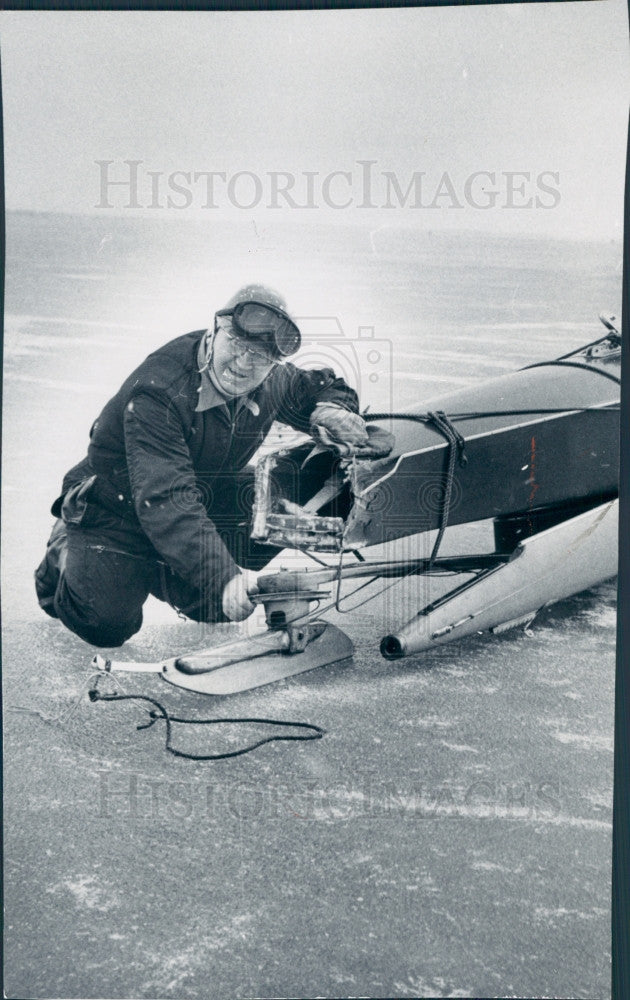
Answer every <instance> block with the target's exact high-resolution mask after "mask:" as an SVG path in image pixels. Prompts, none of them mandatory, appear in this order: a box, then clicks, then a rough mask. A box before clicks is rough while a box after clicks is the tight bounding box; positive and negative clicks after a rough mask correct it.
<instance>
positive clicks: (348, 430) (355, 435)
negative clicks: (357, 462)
mask: <svg viewBox="0 0 630 1000" xmlns="http://www.w3.org/2000/svg"><path fill="white" fill-rule="evenodd" d="M310 423H311V433H312V435H313V437H314V438H315V440H316V441H321V443H322V444H324V445H325V446H326V447H327V448H334V449H335V451H337V452H339V454H340V455H354V454H355V453H356V452H360V451H361V448H363V447H365V446H366V445H367V443H368V440H369V435H368V432H367V427H366V425H365V421H364V420H363V418H362V417H360V416H359V414H358V413H353V412H352V411H351V410H346V409H344V407H343V406H339V405H338V404H337V403H318V404H317V406H316V407H315V409H314V410H313V412H312V413H311V420H310Z"/></svg>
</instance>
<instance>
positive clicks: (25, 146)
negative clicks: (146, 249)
mask: <svg viewBox="0 0 630 1000" xmlns="http://www.w3.org/2000/svg"><path fill="white" fill-rule="evenodd" d="M0 24H1V28H2V82H3V96H4V137H5V159H6V196H7V207H8V208H9V209H13V208H21V209H36V210H59V211H73V212H93V213H96V214H99V213H101V214H102V213H105V212H108V211H109V212H121V213H124V212H125V211H129V210H128V209H126V208H125V205H126V204H127V200H128V197H129V191H130V185H131V183H132V180H131V177H130V174H129V169H130V168H129V167H128V165H126V164H125V163H124V161H125V160H133V161H141V162H140V164H139V165H138V167H137V171H138V172H137V175H136V180H135V181H133V183H134V184H135V191H136V196H137V201H138V204H139V205H140V206H141V207H140V208H139V209H138V211H140V212H142V213H145V214H150V212H151V209H149V208H148V206H149V204H151V202H153V204H154V206H158V207H159V209H160V210H161V215H162V216H169V217H177V218H182V217H184V216H186V215H189V216H192V215H193V214H196V215H200V216H204V215H205V217H211V216H212V217H213V218H218V217H219V216H220V217H229V216H230V213H232V214H234V213H236V214H238V213H240V214H241V215H242V214H243V212H246V213H247V212H249V214H250V215H252V216H256V217H257V218H263V219H264V218H265V215H266V214H267V213H271V215H272V216H273V218H274V219H278V217H279V216H280V214H281V215H282V218H283V220H284V221H287V222H289V221H290V222H304V221H308V220H311V221H324V220H328V219H331V220H333V221H343V222H362V223H364V222H365V220H366V219H369V221H370V224H371V222H372V220H374V221H375V222H376V223H378V222H379V221H382V219H383V218H384V217H387V218H388V219H389V221H390V222H393V221H395V222H399V223H404V224H413V225H430V226H431V228H441V227H446V226H448V227H467V228H489V229H494V230H497V231H499V232H501V231H509V230H510V229H515V230H516V229H518V230H520V231H525V232H528V231H529V232H532V233H536V232H549V233H552V234H555V235H559V236H584V237H589V236H593V237H597V238H605V237H607V236H613V237H620V235H621V222H622V218H621V217H622V196H623V174H624V163H625V144H626V126H627V115H628V95H629V82H630V75H629V60H628V25H627V7H626V4H625V2H624V0H599V2H582V3H549V4H543V3H535V4H523V5H512V4H510V5H505V6H488V7H471V6H466V7H453V8H426V9H421V8H419V9H401V10H395V9H384V10H348V11H335V10H333V11H300V12H276V11H272V12H239V13H237V12H206V13H195V12H188V13H184V12H175V11H167V12H155V11H150V12H97V11H89V12H61V11H52V12H43V11H10V12H3V13H2V15H1V21H0ZM105 160H111V161H113V163H112V164H111V165H109V166H107V167H105V166H100V167H99V166H97V164H96V162H95V161H105ZM366 160H371V161H375V162H374V163H372V164H371V166H370V168H369V170H370V183H371V189H370V190H369V191H368V192H367V193H366V188H365V184H366V174H365V171H366V170H367V168H366V167H365V166H363V167H362V166H360V161H366ZM175 171H183V172H184V173H185V174H187V175H188V177H187V178H185V177H183V176H182V175H178V176H177V177H175V178H174V179H175V182H176V183H179V187H180V190H179V192H178V191H177V190H175V189H174V188H173V187H172V186H169V185H170V184H171V181H169V175H172V174H174V172H175ZM274 171H275V172H285V173H289V174H291V175H292V176H293V177H294V178H295V181H294V186H293V188H292V189H291V192H290V196H291V198H292V199H293V201H294V203H299V204H305V205H306V206H307V208H306V209H301V210H299V211H298V210H291V209H290V208H289V203H288V201H287V199H286V198H284V197H283V196H281V195H279V194H275V193H274V190H275V189H274V187H273V185H274V184H276V185H280V186H283V185H286V184H288V183H289V182H288V181H287V180H286V178H285V179H284V180H278V178H275V179H273V178H272V177H271V174H272V173H273V172H274ZM333 171H341V172H343V173H342V174H339V175H336V176H335V177H332V178H331V177H330V176H329V175H330V174H331V172H333ZM480 171H487V172H488V173H489V174H491V175H494V179H493V177H492V176H490V177H487V176H485V175H483V176H477V177H475V178H473V179H472V180H471V177H472V175H473V174H476V173H477V172H480ZM206 172H219V173H223V174H224V175H225V179H222V178H221V177H216V178H214V181H213V183H214V190H213V192H212V204H214V205H216V206H217V207H216V208H208V207H207V205H208V204H209V203H210V196H209V192H208V180H207V178H206V177H205V173H206ZM240 172H245V173H243V174H241V175H240V176H237V175H239V174H240ZM414 172H417V173H420V172H423V174H424V176H423V177H422V178H421V179H419V178H418V177H416V181H415V185H416V186H413V177H414ZM517 172H523V174H525V175H526V176H517V177H515V178H512V179H510V178H509V177H506V174H510V173H511V174H515V173H517ZM194 173H197V174H198V175H202V176H198V178H197V180H194V178H193V174H194ZM307 174H308V176H307ZM445 174H446V175H447V178H446V179H444V175H445ZM385 175H389V179H386V177H385ZM541 175H542V179H539V178H541ZM556 176H557V177H558V179H557V180H556ZM326 178H328V180H326ZM392 178H393V179H392ZM104 179H105V180H120V179H123V180H125V179H126V180H128V181H129V184H128V186H127V188H123V187H119V188H114V187H109V188H107V189H106V191H105V195H106V198H105V201H106V203H107V204H110V205H113V208H112V209H108V208H105V207H102V206H103V204H104V203H103V194H102V186H101V183H102V181H103V180H104ZM467 183H468V187H466V185H467ZM396 184H397V185H398V189H399V191H400V193H401V194H396ZM541 184H542V185H545V186H546V190H545V188H541ZM152 185H153V186H152ZM309 185H310V187H309ZM410 185H411V188H410ZM182 188H183V189H184V190H182ZM408 188H410V190H409V191H407V189H408ZM186 190H187V191H188V193H186ZM493 191H494V195H493V194H492V192H493ZM405 194H407V200H406V202H405V205H404V207H401V205H400V201H401V196H402V200H403V201H404V196H405ZM169 197H170V199H171V204H170V207H169V205H168V204H167V199H168V198H169ZM126 199H127V200H126ZM484 199H485V201H484ZM388 200H389V203H390V206H391V207H390V209H389V215H387V210H383V209H382V207H380V208H374V209H372V208H363V209H360V208H359V207H358V206H359V205H360V204H368V205H372V204H374V205H377V206H382V205H383V204H384V203H386V202H387V201H388ZM414 201H415V206H416V207H415V208H411V207H410V206H411V203H412V202H414ZM530 202H531V204H530ZM269 204H272V205H273V204H276V205H277V206H278V207H277V208H273V207H272V208H269V207H268V206H269ZM481 204H489V207H488V208H480V207H479V206H480V205H481ZM528 204H529V210H528V209H527V208H522V207H517V206H522V205H528ZM99 205H100V206H101V207H99ZM431 205H432V207H430V206H431ZM459 205H461V208H460V207H459ZM176 206H183V207H176ZM337 206H339V207H337ZM342 206H343V207H342ZM536 207H537V208H538V210H536V211H534V210H532V209H534V208H536ZM153 211H154V214H155V211H156V209H155V208H154V210H153ZM427 220H429V221H427Z"/></svg>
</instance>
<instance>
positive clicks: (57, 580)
mask: <svg viewBox="0 0 630 1000" xmlns="http://www.w3.org/2000/svg"><path fill="white" fill-rule="evenodd" d="M248 475H249V474H248ZM237 478H238V480H239V481H240V480H241V479H242V476H239V477H237ZM250 478H251V475H250ZM236 485H238V483H237V484H236ZM240 485H241V489H242V483H241V484H240ZM76 492H77V491H71V494H70V495H69V498H68V497H67V498H66V502H64V506H63V518H64V519H63V520H61V519H59V520H58V521H57V522H56V523H55V526H54V528H53V531H52V534H51V537H50V540H49V543H48V549H47V551H46V555H45V557H44V559H43V561H42V563H41V564H40V566H39V567H38V568H37V570H36V572H35V588H36V591H37V596H38V599H39V603H40V606H41V607H42V609H43V610H44V611H46V613H47V614H49V615H51V617H53V618H59V620H60V621H61V622H63V624H64V625H65V626H66V627H67V628H69V629H70V630H71V631H72V632H74V633H76V635H78V636H80V638H82V639H84V640H85V641H86V642H89V643H91V644H92V645H93V646H121V645H122V644H123V642H126V640H127V639H129V638H130V637H131V636H132V635H134V634H135V633H136V632H138V631H139V630H140V628H141V626H142V606H143V604H144V602H145V601H146V599H147V597H148V596H149V594H153V596H154V597H157V598H158V599H159V600H161V601H166V602H167V603H168V604H170V605H171V606H172V607H174V608H175V609H176V610H178V611H180V612H182V613H183V614H184V615H185V616H186V617H188V618H191V619H193V621H200V622H220V621H226V618H225V616H224V615H223V611H222V608H221V594H217V593H216V592H215V591H214V590H213V589H212V586H211V584H212V581H208V586H206V587H204V588H198V587H195V586H193V585H191V584H189V583H187V582H186V581H185V580H183V579H182V578H181V577H179V576H177V575H176V574H175V573H174V572H172V570H170V569H169V568H168V566H166V564H165V563H164V562H163V561H162V560H161V559H160V558H159V555H158V553H157V552H156V551H155V549H153V548H152V546H151V545H150V544H149V542H148V539H146V537H145V536H144V535H142V534H141V533H140V532H139V531H138V529H137V527H134V526H133V524H131V523H128V524H125V522H124V521H123V519H122V518H120V517H119V516H116V515H114V514H112V513H110V512H109V511H106V510H104V509H103V508H101V507H95V506H92V505H90V503H89V501H88V502H87V507H88V514H87V516H84V511H85V509H86V501H85V498H84V497H81V495H80V493H79V496H78V499H77V496H76ZM73 494H74V496H73ZM231 503H232V501H230V500H229V498H228V500H226V502H225V503H224V504H221V506H220V508H219V509H218V510H217V511H216V514H215V512H214V511H213V521H214V523H215V525H216V526H217V529H218V530H219V531H220V533H221V536H222V538H223V541H224V542H225V544H226V545H227V547H228V549H229V550H230V552H231V554H232V556H233V558H234V559H235V560H236V562H237V563H238V564H239V565H240V566H245V567H247V568H249V569H262V567H263V566H265V565H266V564H267V563H268V562H269V561H270V560H271V559H272V558H273V556H274V555H275V554H276V552H277V549H273V548H270V547H269V546H266V545H259V544H257V543H255V542H251V541H250V540H249V536H248V533H247V530H246V529H245V527H244V526H243V524H242V523H235V518H234V516H233V511H234V507H233V506H231ZM221 508H222V509H221ZM230 508H231V511H232V516H230ZM77 510H78V513H77Z"/></svg>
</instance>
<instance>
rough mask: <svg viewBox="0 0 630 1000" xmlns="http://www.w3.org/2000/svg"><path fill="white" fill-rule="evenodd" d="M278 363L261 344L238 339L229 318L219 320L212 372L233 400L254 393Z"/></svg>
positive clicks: (219, 318) (218, 318)
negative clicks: (234, 397) (235, 397)
mask: <svg viewBox="0 0 630 1000" xmlns="http://www.w3.org/2000/svg"><path fill="white" fill-rule="evenodd" d="M275 364H276V360H275V359H274V358H272V357H271V356H270V355H269V354H268V353H267V352H266V351H265V350H264V346H263V345H262V344H260V343H258V342H250V341H246V340H242V339H239V338H238V337H236V336H235V334H234V328H233V326H232V322H231V319H230V317H229V316H218V317H217V319H216V334H215V338H214V346H213V351H212V372H213V375H214V377H215V378H216V380H217V382H218V384H219V385H220V387H221V388H222V389H224V390H225V392H227V393H229V394H230V395H232V396H242V395H244V394H245V393H248V392H251V391H252V390H253V389H255V388H256V386H258V385H260V383H261V382H262V381H263V380H264V379H265V378H266V377H267V375H268V374H269V372H270V371H271V369H272V368H273V366H274V365H275Z"/></svg>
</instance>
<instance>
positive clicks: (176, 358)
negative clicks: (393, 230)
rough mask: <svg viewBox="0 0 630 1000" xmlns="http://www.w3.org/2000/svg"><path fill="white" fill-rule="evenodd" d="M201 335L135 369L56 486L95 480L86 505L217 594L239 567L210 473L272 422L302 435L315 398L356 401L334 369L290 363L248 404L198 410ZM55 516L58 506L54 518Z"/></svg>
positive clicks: (237, 457) (230, 468) (228, 463)
mask: <svg viewBox="0 0 630 1000" xmlns="http://www.w3.org/2000/svg"><path fill="white" fill-rule="evenodd" d="M204 333H205V331H203V330H197V331H195V332H193V333H188V334H185V335H184V336H183V337H178V338H177V339H175V340H172V341H171V342H170V343H168V344H166V345H165V346H164V347H161V348H160V349H159V350H157V351H155V352H154V353H153V354H150V355H149V357H148V358H146V360H145V361H144V362H143V363H142V364H141V365H140V366H139V367H138V368H137V369H136V370H135V371H134V372H132V374H131V375H130V376H129V378H127V379H126V381H125V382H124V383H123V385H122V386H121V388H120V390H119V391H118V392H117V393H116V395H115V396H114V397H113V398H112V399H111V400H110V401H109V402H108V403H107V404H106V406H105V407H104V409H103V411H102V413H101V414H100V416H99V417H98V419H97V420H96V421H95V423H94V425H93V427H92V430H91V432H90V444H89V448H88V455H87V458H86V459H84V460H83V462H81V463H80V464H79V465H78V466H75V467H74V468H73V469H71V470H70V472H69V473H68V474H67V475H66V478H65V480H64V486H63V489H64V492H65V491H66V490H68V489H69V488H70V487H72V486H74V485H75V484H76V483H77V482H79V481H81V480H82V479H85V478H87V477H89V476H92V475H94V474H96V479H95V481H94V485H93V486H92V487H91V488H90V501H91V502H93V503H95V504H97V505H100V507H101V508H104V509H105V510H106V511H107V512H108V514H109V515H110V516H111V515H115V516H116V517H117V518H121V519H123V521H124V522H125V525H126V527H128V528H132V526H135V528H136V529H137V534H138V535H140V536H145V540H146V541H148V542H149V543H150V546H152V547H153V549H155V550H157V553H158V554H159V555H160V556H161V557H162V558H163V559H164V560H165V562H166V563H167V564H168V565H169V566H170V567H171V569H172V570H174V571H175V572H176V573H177V574H178V575H179V576H181V577H183V578H184V579H185V580H187V581H188V582H190V583H192V584H193V585H198V583H199V580H200V579H205V580H207V581H211V586H212V589H213V590H214V591H215V592H217V591H218V592H220V590H221V589H222V588H223V587H224V586H225V584H226V583H227V582H228V581H229V580H230V579H231V578H232V577H233V576H235V575H236V573H238V567H237V565H236V563H235V562H234V560H233V559H232V557H231V555H230V554H229V552H228V550H227V548H226V547H225V545H224V544H223V542H222V541H221V539H220V537H219V535H218V533H217V531H216V529H215V526H214V524H213V523H212V521H211V520H210V518H209V517H208V514H207V512H206V508H205V506H204V503H203V499H204V496H205V495H207V493H208V487H209V486H211V483H212V479H213V477H221V476H225V475H226V474H227V475H228V476H229V474H230V473H235V472H237V471H238V470H240V469H242V468H243V467H244V466H245V465H246V464H247V462H248V460H249V459H250V458H251V457H252V455H253V454H254V452H255V451H256V450H257V449H258V448H259V446H260V444H261V443H262V441H263V440H264V438H265V436H266V434H267V432H268V430H269V428H270V426H271V424H272V422H273V421H274V420H276V419H277V420H280V421H282V422H283V423H287V424H289V425H290V426H291V427H294V428H296V429H298V430H308V427H309V416H310V414H311V413H312V411H313V409H314V407H315V405H316V404H317V403H318V402H324V401H326V402H334V403H339V404H341V405H342V406H344V407H346V408H347V409H349V410H353V411H355V412H356V411H357V409H358V399H357V395H356V393H355V392H354V390H352V389H350V388H349V386H347V385H346V383H345V382H344V381H343V379H340V378H337V377H336V376H335V374H334V372H333V371H332V370H331V369H329V368H324V369H319V370H316V371H304V370H302V369H300V368H297V367H295V365H292V364H290V363H288V362H287V363H285V364H283V365H278V366H276V367H275V368H274V369H272V371H271V372H270V374H269V375H268V377H267V378H266V379H265V381H264V382H263V383H262V384H261V385H260V386H258V388H257V389H255V390H254V391H253V392H252V393H250V395H249V399H250V401H251V403H250V406H237V405H235V404H234V403H233V402H231V403H229V404H227V405H219V406H215V407H212V408H211V409H207V410H204V411H203V412H196V406H197V401H198V398H199V396H198V389H199V386H200V384H201V375H200V373H199V370H198V364H197V355H198V350H199V344H200V340H201V337H202V336H203V335H204ZM252 404H255V405H252ZM60 499H61V498H60ZM59 510H60V501H57V502H56V503H55V505H54V506H53V513H56V514H58V513H59ZM139 540H140V539H139Z"/></svg>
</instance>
